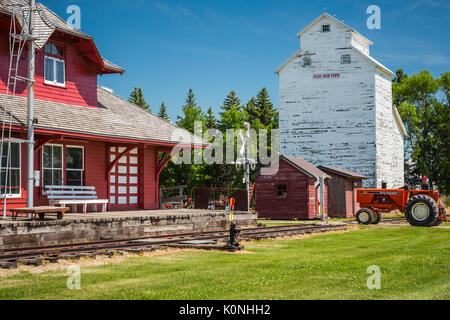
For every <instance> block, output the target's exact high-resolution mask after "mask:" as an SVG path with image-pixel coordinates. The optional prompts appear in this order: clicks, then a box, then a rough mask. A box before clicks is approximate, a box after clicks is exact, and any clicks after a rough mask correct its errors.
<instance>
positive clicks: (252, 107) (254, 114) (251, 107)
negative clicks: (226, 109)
mask: <svg viewBox="0 0 450 320" xmlns="http://www.w3.org/2000/svg"><path fill="white" fill-rule="evenodd" d="M244 110H245V112H246V113H247V114H246V116H247V121H248V122H250V124H253V123H255V121H256V119H258V116H259V113H258V109H257V108H256V99H255V97H252V98H251V99H250V101H249V102H247V105H246V106H245V107H244Z"/></svg>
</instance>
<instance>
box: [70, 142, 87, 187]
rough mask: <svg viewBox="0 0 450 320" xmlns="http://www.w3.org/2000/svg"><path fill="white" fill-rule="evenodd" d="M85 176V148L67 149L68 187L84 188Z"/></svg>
mask: <svg viewBox="0 0 450 320" xmlns="http://www.w3.org/2000/svg"><path fill="white" fill-rule="evenodd" d="M83 176H84V149H83V147H72V146H68V147H66V181H67V182H66V184H67V185H68V186H82V185H83Z"/></svg>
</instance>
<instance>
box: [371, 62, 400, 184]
mask: <svg viewBox="0 0 450 320" xmlns="http://www.w3.org/2000/svg"><path fill="white" fill-rule="evenodd" d="M375 91H376V93H375V97H376V106H377V113H376V114H377V131H376V133H377V169H376V172H377V174H376V175H377V184H376V186H377V187H379V188H380V187H381V185H382V182H383V181H385V182H386V183H387V185H388V188H399V187H402V186H403V185H404V184H405V179H404V141H403V137H402V134H401V131H400V128H399V126H398V124H397V122H396V120H395V116H394V112H393V108H392V82H391V79H390V78H389V77H388V76H386V75H385V74H384V73H383V72H380V71H378V70H376V72H375Z"/></svg>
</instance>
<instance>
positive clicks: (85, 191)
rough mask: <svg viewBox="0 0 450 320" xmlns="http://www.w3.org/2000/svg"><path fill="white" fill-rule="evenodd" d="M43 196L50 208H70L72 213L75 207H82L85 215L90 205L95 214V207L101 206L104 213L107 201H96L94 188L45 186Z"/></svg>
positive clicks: (74, 211) (75, 209)
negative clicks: (68, 206) (44, 195)
mask: <svg viewBox="0 0 450 320" xmlns="http://www.w3.org/2000/svg"><path fill="white" fill-rule="evenodd" d="M45 194H46V195H47V198H48V200H49V202H50V206H61V207H65V206H67V205H70V206H72V212H73V213H76V212H77V206H78V205H82V206H83V213H87V206H88V205H92V206H93V210H94V212H97V205H102V212H106V207H107V205H108V203H109V201H108V200H102V199H98V197H97V192H96V191H95V187H81V186H46V187H45Z"/></svg>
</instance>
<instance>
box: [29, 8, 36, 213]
mask: <svg viewBox="0 0 450 320" xmlns="http://www.w3.org/2000/svg"><path fill="white" fill-rule="evenodd" d="M35 14H36V2H35V0H30V17H29V18H30V23H29V28H28V34H29V40H28V118H27V128H28V139H27V140H28V145H27V207H33V206H34V83H35V82H34V77H35V58H36V57H35V47H34V28H35V25H36V15H35Z"/></svg>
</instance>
